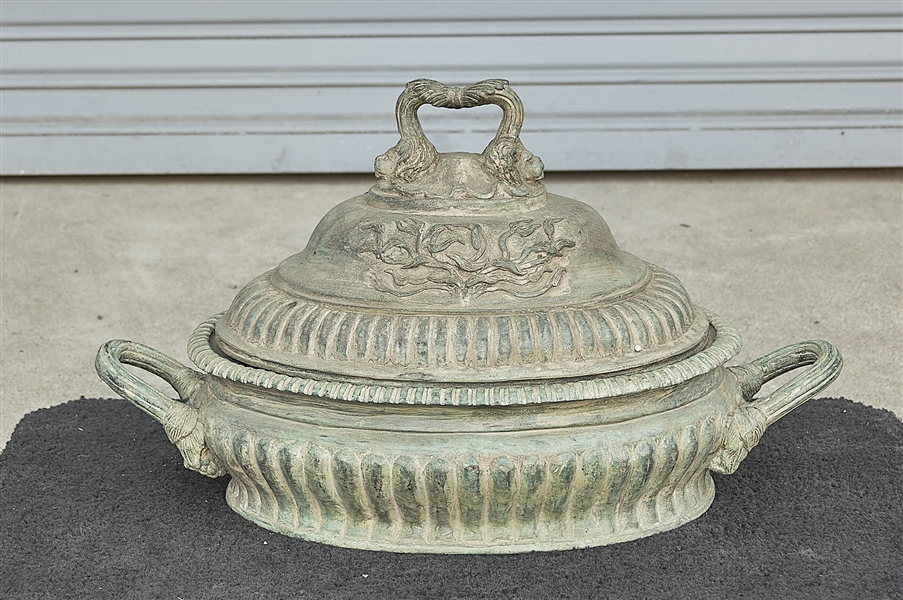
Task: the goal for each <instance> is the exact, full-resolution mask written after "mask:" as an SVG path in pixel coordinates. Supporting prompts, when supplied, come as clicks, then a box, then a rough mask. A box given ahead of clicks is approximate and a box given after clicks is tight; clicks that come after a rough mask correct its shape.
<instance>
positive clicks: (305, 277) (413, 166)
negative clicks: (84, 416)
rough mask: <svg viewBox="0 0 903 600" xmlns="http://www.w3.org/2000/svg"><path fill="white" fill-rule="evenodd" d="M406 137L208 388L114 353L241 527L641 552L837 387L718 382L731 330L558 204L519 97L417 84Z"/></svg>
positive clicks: (249, 294)
mask: <svg viewBox="0 0 903 600" xmlns="http://www.w3.org/2000/svg"><path fill="white" fill-rule="evenodd" d="M423 104H432V105H434V106H441V107H447V108H467V107H473V106H479V105H483V104H496V105H499V106H501V107H502V110H503V118H502V123H501V125H500V127H499V131H498V134H497V135H496V137H495V139H493V140H492V142H491V143H490V144H489V146H487V148H486V149H485V150H484V151H483V152H482V153H481V154H469V153H458V152H455V153H448V154H440V153H438V152H437V151H436V149H435V148H434V146H433V145H432V144H431V143H430V142H429V140H427V138H426V137H425V135H424V134H423V130H422V129H421V127H420V124H419V121H418V119H417V109H418V108H419V107H420V106H422V105H423ZM396 115H397V119H398V129H399V132H400V134H401V140H400V141H399V142H398V144H397V145H396V146H395V147H394V148H392V149H390V150H389V151H387V152H386V153H385V154H383V155H381V156H380V157H378V158H377V159H376V174H377V176H378V178H379V182H378V183H377V184H376V185H375V186H374V187H373V188H372V189H371V190H370V191H369V192H367V193H365V194H363V195H361V196H358V197H356V198H352V199H350V200H347V201H346V202H344V203H342V204H340V205H339V206H337V207H335V208H334V209H333V210H332V211H331V212H330V213H329V214H328V215H326V217H324V219H323V220H322V221H321V222H320V224H319V225H318V226H317V228H316V230H315V231H314V233H313V235H312V236H311V239H310V241H309V242H308V245H307V247H306V248H305V249H304V250H303V251H301V252H300V253H298V254H296V255H295V256H292V257H289V258H287V259H286V260H285V261H283V262H282V264H280V265H279V266H278V267H277V268H275V269H273V270H272V271H269V272H267V273H264V274H263V275H261V276H259V277H257V278H256V279H254V280H253V281H251V282H250V283H249V284H248V285H246V286H245V287H244V288H243V289H242V290H241V291H240V292H239V293H238V295H237V296H236V298H235V300H234V301H233V303H232V306H231V307H230V308H229V310H227V311H225V312H224V313H221V314H219V315H216V316H214V317H212V318H211V319H210V320H208V321H206V322H204V323H202V324H201V325H200V326H199V327H198V329H197V330H196V331H195V332H194V334H192V336H191V338H190V340H189V356H190V357H191V359H192V360H193V361H194V362H195V364H196V365H197V366H198V368H200V369H201V371H200V372H198V371H195V370H193V369H190V368H188V367H185V366H183V365H181V364H179V363H177V362H176V361H174V360H172V359H170V358H169V357H167V356H165V355H163V354H161V353H159V352H157V351H155V350H152V349H150V348H148V347H146V346H143V345H141V344H136V343H134V342H127V341H124V340H114V341H111V342H108V343H107V344H105V345H104V346H103V347H102V348H101V349H100V352H99V353H98V357H97V370H98V373H99V374H100V376H101V377H102V378H103V379H104V380H105V381H106V382H107V383H109V384H110V386H111V387H112V388H113V389H114V390H116V391H117V392H118V393H120V394H121V395H122V396H123V397H125V398H126V399H128V400H130V401H132V402H134V403H135V404H136V405H138V406H139V407H141V408H142V409H144V410H145V411H146V412H148V413H149V414H151V415H152V416H153V417H154V418H156V419H158V420H159V421H161V423H163V425H164V428H165V429H166V432H167V433H168V435H169V437H170V439H171V440H172V441H173V442H174V443H175V444H176V446H178V448H179V450H180V451H181V453H182V455H183V457H184V459H185V466H186V467H188V468H190V469H194V470H197V471H200V472H201V473H204V474H206V475H208V476H211V477H216V476H220V475H224V474H229V475H231V477H232V480H231V482H230V484H229V487H228V492H227V501H228V502H229V505H230V506H231V507H232V508H233V509H235V510H236V511H237V512H239V513H240V514H242V515H243V516H245V517H247V518H248V519H251V520H252V521H254V522H256V523H258V524H260V525H262V526H264V527H267V528H269V529H272V530H275V531H279V532H281V533H285V534H288V535H295V536H299V537H303V538H306V539H311V540H316V541H321V542H324V543H329V544H335V545H341V546H348V547H357V548H369V549H376V550H391V551H400V552H448V553H463V552H477V553H503V552H522V551H530V550H552V549H566V548H575V547H583V546H593V545H601V544H609V543H615V542H619V541H624V540H629V539H634V538H637V537H641V536H645V535H650V534H652V533H656V532H659V531H664V530H667V529H671V528H673V527H677V526H678V525H680V524H682V523H685V522H687V521H689V520H691V519H693V518H695V517H697V516H699V515H700V514H702V513H703V512H704V511H705V510H706V509H707V508H708V507H709V505H710V504H711V501H712V498H713V497H714V486H713V482H712V478H711V476H710V475H709V471H717V472H721V473H732V472H733V471H734V470H736V468H737V466H738V465H739V464H740V462H741V461H742V460H743V458H744V457H745V456H746V454H747V452H749V450H750V449H752V448H753V447H754V446H755V445H756V443H757V442H758V440H759V439H760V437H761V436H762V434H763V432H764V431H765V428H766V427H767V426H768V425H769V424H770V423H773V422H774V421H776V420H777V419H779V418H780V417H781V416H783V415H784V414H786V413H787V412H789V411H790V410H792V409H793V408H795V407H796V406H799V405H800V404H802V403H803V402H805V401H806V400H808V399H809V398H810V397H812V396H813V395H814V394H815V393H817V392H818V391H820V390H822V389H823V388H824V387H826V386H827V385H828V384H829V383H830V382H831V381H833V380H834V378H836V377H837V375H838V374H839V372H840V368H841V359H840V355H839V354H838V353H837V351H836V349H834V347H833V346H831V345H830V344H828V343H827V342H823V341H809V342H801V343H799V344H794V345H792V346H789V347H786V348H782V349H780V350H777V351H775V352H773V353H771V354H769V355H767V356H765V357H762V358H761V359H758V360H756V361H753V362H751V363H748V364H745V365H741V366H737V367H730V368H726V367H724V364H725V363H726V362H727V361H728V360H729V359H730V358H732V357H733V356H735V355H736V354H737V352H738V351H739V349H740V338H739V335H738V333H737V331H736V330H735V329H734V328H732V327H731V326H730V325H729V324H728V323H727V322H726V321H724V320H723V319H721V318H720V317H718V316H717V315H715V314H713V313H711V312H708V311H706V310H704V309H702V308H699V307H697V306H695V305H694V304H693V303H692V302H691V301H690V298H689V296H688V294H687V292H686V290H685V289H684V288H683V286H682V285H681V283H680V282H679V281H678V280H677V278H676V277H674V276H673V275H672V274H670V273H668V272H667V271H666V270H664V269H662V268H660V267H657V266H654V265H650V264H648V263H646V262H644V261H642V260H640V259H638V258H636V257H635V256H633V255H630V254H628V253H626V252H623V251H622V250H620V248H619V247H618V245H617V243H616V242H615V240H614V238H613V236H612V235H611V232H610V231H609V229H608V226H607V225H606V224H605V222H604V220H603V219H602V218H601V216H599V214H598V213H596V212H595V211H594V210H593V209H591V208H590V207H588V206H586V205H585V204H582V203H580V202H577V201H575V200H570V199H567V198H563V197H560V196H555V195H553V194H549V193H547V192H546V190H545V187H544V186H543V185H542V183H541V181H540V180H541V178H542V174H543V167H542V162H541V161H540V159H539V158H538V157H536V156H535V155H533V154H532V153H530V152H529V151H528V150H526V148H524V146H523V145H522V144H521V142H520V138H519V133H520V129H521V125H522V123H523V108H522V106H521V103H520V100H519V98H518V97H517V95H516V94H515V93H514V92H513V91H512V90H511V88H510V87H509V86H508V83H507V82H506V81H504V80H487V81H483V82H480V83H478V84H475V85H473V86H468V87H465V88H456V87H450V86H446V85H443V84H440V83H438V82H435V81H429V80H417V81H413V82H411V83H409V84H408V86H407V88H406V89H405V91H404V92H403V93H402V94H401V96H400V97H399V100H398V104H397V106H396ZM124 364H131V365H135V366H138V367H141V368H144V369H146V370H148V371H150V372H152V373H155V374H157V375H159V376H161V377H163V378H164V379H166V380H167V381H169V382H170V383H171V384H172V385H173V387H174V388H175V390H176V391H177V392H178V394H179V400H172V399H170V398H168V397H167V396H166V395H165V394H162V393H160V392H157V391H156V390H154V389H153V388H151V387H150V386H148V385H147V384H145V383H144V382H142V381H141V380H140V379H139V378H137V377H136V376H134V375H132V374H131V373H130V372H129V371H127V370H126V369H125V368H124V367H123V365H124ZM808 365H811V366H808ZM803 366H808V368H807V369H805V370H804V371H802V372H801V373H800V374H798V375H797V376H796V377H795V378H794V379H792V380H791V381H790V382H788V383H786V384H785V385H783V386H782V387H780V388H779V389H778V390H777V391H775V392H773V393H772V394H769V395H767V396H765V397H762V398H757V399H754V395H755V394H756V393H757V392H758V390H759V389H760V387H761V386H762V385H763V384H764V383H765V382H766V381H768V380H770V379H773V378H774V377H777V376H778V375H781V374H783V373H786V372H788V371H791V370H794V369H797V368H799V367H803Z"/></svg>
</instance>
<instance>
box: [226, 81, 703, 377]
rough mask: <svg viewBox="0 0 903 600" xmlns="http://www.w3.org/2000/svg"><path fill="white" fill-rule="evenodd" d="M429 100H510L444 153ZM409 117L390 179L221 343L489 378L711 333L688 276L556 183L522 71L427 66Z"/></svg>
mask: <svg viewBox="0 0 903 600" xmlns="http://www.w3.org/2000/svg"><path fill="white" fill-rule="evenodd" d="M423 104H432V105H434V106H440V107H447V108H467V107H473V106H479V105H483V104H496V105H499V106H501V107H502V109H503V113H504V116H503V118H502V123H501V125H500V127H499V131H498V134H497V135H496V136H495V138H494V139H493V140H492V142H491V143H490V144H489V146H487V148H486V149H485V150H484V151H483V152H482V153H481V154H469V153H458V152H455V153H449V154H440V153H438V152H437V151H436V149H435V147H434V146H433V145H432V144H431V143H430V142H429V141H428V140H427V139H426V137H425V135H424V133H423V130H422V129H421V127H420V123H419V121H418V119H417V109H418V108H419V107H420V106H422V105H423ZM396 116H397V120H398V130H399V133H400V134H401V140H400V141H399V142H398V144H397V145H396V146H395V147H394V148H392V149H390V150H389V151H387V152H386V153H385V154H383V155H381V156H380V157H378V158H377V159H376V175H377V177H378V178H379V180H380V181H379V182H378V183H377V184H376V185H375V186H373V188H371V189H370V190H369V191H368V192H367V193H365V194H363V195H360V196H357V197H355V198H351V199H350V200H347V201H345V202H343V203H342V204H340V205H338V206H336V207H335V208H334V209H333V210H331V211H330V212H329V213H328V214H327V215H326V216H325V217H324V218H323V220H322V221H321V222H320V223H319V225H318V226H317V227H316V229H315V230H314V233H313V235H312V236H311V238H310V241H309V242H308V244H307V247H306V248H305V249H304V250H303V251H302V252H300V253H298V254H296V255H294V256H291V257H289V258H287V259H286V260H284V261H283V262H282V264H280V265H279V266H278V267H277V268H276V269H274V270H272V271H269V272H267V273H264V274H262V275H260V276H259V277H257V278H256V279H254V280H253V281H251V282H250V283H249V284H248V285H246V286H245V287H244V289H242V290H241V291H240V292H239V294H238V295H237V296H236V298H235V300H234V301H233V303H232V306H231V307H230V309H229V310H228V311H227V312H226V313H224V314H223V316H221V317H220V318H219V320H218V321H217V323H216V327H215V335H214V344H215V347H216V348H217V349H218V350H219V351H221V352H222V353H224V354H226V355H228V356H230V357H232V358H233V359H236V360H238V361H240V362H243V363H245V364H248V365H252V366H255V367H262V368H264V369H267V370H270V371H276V372H279V373H284V374H287V375H296V376H303V377H307V378H311V379H314V380H317V379H318V378H319V379H322V380H329V381H336V380H337V379H338V380H342V379H347V380H348V381H349V382H352V383H353V382H360V381H365V382H367V383H369V384H373V383H375V384H377V386H378V384H379V382H385V383H386V384H387V385H389V387H391V386H392V385H396V384H397V382H399V381H409V382H418V384H419V385H420V386H421V387H423V386H427V387H429V386H430V385H431V384H435V385H443V386H444V385H448V384H461V385H464V386H470V387H480V385H481V384H482V385H484V386H492V385H499V384H500V383H502V382H504V383H505V384H506V385H511V384H515V383H516V382H518V381H537V380H554V379H569V380H570V379H573V378H579V377H585V376H597V377H598V376H599V375H605V374H613V373H620V372H624V371H630V370H636V369H640V368H643V367H647V366H649V365H655V364H657V363H663V362H666V361H671V360H676V359H677V358H679V357H682V356H686V355H687V354H690V353H693V352H696V351H698V350H699V349H700V348H701V347H703V346H704V345H705V344H706V342H707V339H708V330H709V321H708V318H707V316H706V314H705V313H704V311H702V310H700V309H698V308H696V307H694V305H693V304H691V302H690V299H689V297H688V295H687V293H686V291H685V290H684V288H683V286H682V285H681V283H680V282H679V281H678V280H677V279H676V278H675V277H674V276H673V275H671V274H670V273H668V272H667V271H665V270H664V269H661V268H659V267H656V266H654V265H650V264H648V263H646V262H643V261H642V260H640V259H638V258H636V257H635V256H633V255H631V254H628V253H627V252H624V251H622V250H621V249H620V248H619V247H618V245H617V243H616V242H615V240H614V238H613V237H612V234H611V232H610V231H609V228H608V226H607V225H606V223H605V221H604V220H603V219H602V217H601V216H600V215H599V214H598V213H597V212H596V211H595V210H593V209H592V208H591V207H589V206H587V205H586V204H583V203H581V202H578V201H576V200H571V199H568V198H564V197H561V196H556V195H553V194H548V193H547V192H546V190H545V186H543V184H542V183H541V182H540V179H541V178H542V175H543V165H542V162H541V161H540V159H539V158H538V157H536V156H534V155H533V154H531V153H530V152H529V151H527V149H526V148H524V146H523V145H522V144H521V141H520V138H519V134H520V128H521V124H522V122H523V107H522V105H521V103H520V99H519V98H518V97H517V95H516V94H515V93H514V92H513V91H512V90H511V88H510V87H509V86H508V82H507V81H504V80H500V79H493V80H487V81H483V82H480V83H478V84H475V85H472V86H469V87H465V88H455V87H449V86H445V85H443V84H440V83H438V82H435V81H430V80H424V79H421V80H417V81H413V82H411V83H409V84H408V86H407V88H406V89H405V91H404V92H403V93H402V94H401V96H400V97H399V99H398V104H397V106H396Z"/></svg>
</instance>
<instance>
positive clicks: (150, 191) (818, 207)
mask: <svg viewBox="0 0 903 600" xmlns="http://www.w3.org/2000/svg"><path fill="white" fill-rule="evenodd" d="M372 182H373V178H372V177H367V176H328V177H326V176H317V177H313V176H248V177H129V178H115V177H103V178H99V177H98V178H87V177H85V178H7V179H4V180H0V202H2V224H0V232H2V245H0V249H2V257H0V260H2V265H0V266H2V269H0V271H2V278H0V285H2V304H0V324H2V326H0V336H2V337H0V352H2V363H0V364H2V373H0V386H2V387H0V447H2V446H3V445H5V444H6V441H7V440H8V439H9V436H10V434H11V433H12V430H13V428H14V426H15V424H16V423H17V422H18V421H19V419H20V418H21V417H22V416H23V415H24V414H26V413H27V412H29V411H32V410H35V409H37V408H41V407H47V406H51V405H54V404H58V403H62V402H66V401H67V400H71V399H74V398H78V397H79V396H82V395H84V396H88V397H92V396H93V397H97V396H103V397H110V396H112V395H113V393H112V392H111V390H109V389H108V388H107V387H106V386H105V385H104V384H103V383H101V382H100V380H99V379H98V378H97V376H96V375H95V373H94V367H93V362H94V354H95V352H96V350H97V348H98V346H100V344H101V343H103V342H104V341H106V340H108V339H112V338H126V339H132V340H136V341H141V342H144V343H146V344H148V345H150V346H153V347H155V348H157V349H159V350H162V351H164V352H166V353H168V354H170V355H172V356H173V357H175V358H177V359H179V360H182V361H186V362H187V357H186V350H185V344H186V341H187V338H188V335H189V334H190V333H191V332H192V331H193V329H194V327H195V326H196V325H197V324H198V323H199V322H200V321H202V320H204V319H206V318H207V317H208V316H210V315H212V314H214V313H216V312H219V311H221V310H224V309H226V308H227V307H228V306H229V304H230V302H231V300H232V297H233V296H234V295H235V293H236V292H237V290H238V288H239V287H241V286H242V285H244V284H245V283H246V282H247V281H249V280H250V279H251V278H252V277H254V276H255V275H258V274H259V273H261V272H263V271H264V270H266V269H269V268H271V267H273V266H275V265H276V264H278V263H279V261H280V260H281V259H283V258H285V257H286V256H288V255H290V254H293V253H295V252H297V251H298V250H300V249H301V248H302V247H303V246H304V245H305V243H306V241H307V238H308V236H309V235H310V233H311V230H312V228H313V226H314V225H315V224H316V223H317V221H318V220H319V219H320V217H321V216H322V215H323V214H324V213H325V212H326V211H327V210H328V209H329V208H331V207H332V206H334V205H335V204H337V203H338V202H340V201H342V200H344V199H346V198H348V197H350V196H353V195H357V194H358V193H361V192H362V191H364V190H366V189H367V188H368V187H369V186H370V185H371V183H372ZM546 183H547V186H548V187H549V189H550V190H551V191H553V192H555V193H558V194H562V195H565V196H570V197H572V198H577V199H579V200H582V201H584V202H587V203H588V204H590V205H592V206H593V207H595V208H596V209H598V210H599V211H600V212H601V213H602V215H603V216H604V217H605V218H606V220H607V221H608V223H609V226H610V227H611V229H612V231H613V233H614V235H615V237H616V239H617V240H618V241H619V243H620V245H621V247H622V248H624V249H625V250H627V251H629V252H632V253H634V254H636V255H638V256H640V257H641V258H643V259H645V260H647V261H649V262H653V263H656V264H660V265H662V266H664V267H666V268H668V269H669V270H670V271H672V272H673V273H675V274H676V275H677V276H678V277H679V278H680V279H681V280H682V281H683V283H684V285H685V286H686V288H687V290H688V291H689V293H690V295H691V297H692V298H693V300H694V301H695V302H696V303H697V304H699V305H701V306H704V307H706V308H709V309H711V310H713V311H715V312H718V313H720V314H721V315H722V316H723V317H725V318H727V319H728V320H729V321H730V322H732V323H733V324H734V325H735V326H736V327H737V328H738V329H739V330H740V332H741V334H742V335H743V338H744V348H743V351H742V352H741V354H740V356H739V357H737V360H736V361H734V362H741V361H746V360H750V359H753V358H756V357H758V356H760V355H762V354H765V353H767V352H770V351H772V350H774V349H776V348H778V347H780V346H783V345H786V344H789V343H793V342H796V341H800V340H804V339H812V338H822V339H826V340H829V341H831V342H833V343H834V344H835V345H837V347H838V348H839V349H840V351H841V352H842V353H843V356H844V359H845V367H844V371H843V373H842V374H841V376H840V379H838V380H837V382H836V383H835V384H834V385H832V386H831V387H830V388H829V389H828V390H827V391H826V392H824V393H823V394H830V395H833V396H840V395H842V396H845V397H847V398H850V399H852V400H856V401H858V402H862V403H864V404H868V405H871V406H876V407H882V408H889V409H891V410H893V411H894V412H895V413H896V414H897V415H899V416H901V417H903V341H901V340H903V171H901V170H861V171H772V172H717V173H706V172H702V173H700V172H691V173H593V174H552V175H549V176H548V178H547V180H546ZM158 383H159V384H160V386H161V389H165V387H164V385H163V384H162V382H158Z"/></svg>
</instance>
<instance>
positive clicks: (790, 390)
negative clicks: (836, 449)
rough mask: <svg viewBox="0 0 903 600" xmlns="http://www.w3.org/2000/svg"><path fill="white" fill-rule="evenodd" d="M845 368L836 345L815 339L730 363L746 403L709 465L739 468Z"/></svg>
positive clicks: (714, 468) (720, 468) (728, 469)
mask: <svg viewBox="0 0 903 600" xmlns="http://www.w3.org/2000/svg"><path fill="white" fill-rule="evenodd" d="M807 365H811V366H810V367H809V368H808V369H806V370H805V371H803V372H802V373H800V374H799V375H797V376H796V377H795V378H793V379H792V380H790V381H788V382H787V383H785V384H784V385H782V386H781V387H780V388H778V389H777V390H775V391H774V392H773V393H771V394H769V395H768V396H765V397H764V398H758V399H755V400H753V399H752V398H753V396H754V395H755V394H756V392H758V391H759V389H761V387H762V385H764V384H765V382H767V381H771V380H772V379H774V378H775V377H778V376H780V375H783V374H784V373H788V372H790V371H792V370H794V369H798V368H800V367H804V366H807ZM842 366H843V359H842V358H841V356H840V352H838V351H837V348H835V347H834V346H832V345H831V344H829V343H828V342H825V341H821V340H810V341H807V342H800V343H798V344H792V345H790V346H786V347H784V348H781V349H780V350H775V351H774V352H772V353H771V354H766V355H765V356H763V357H762V358H757V359H756V360H754V361H752V362H750V363H747V364H745V365H739V366H736V367H729V368H728V371H729V372H730V373H731V374H733V375H734V377H736V378H737V382H738V383H739V385H740V391H741V393H742V394H743V400H744V401H745V402H743V403H741V405H740V406H739V407H738V408H737V410H736V411H735V412H734V414H733V415H731V416H730V417H729V419H730V422H729V424H728V427H727V430H726V432H725V436H724V444H723V446H722V448H721V449H720V450H719V451H718V452H717V453H715V455H714V456H713V458H712V461H711V463H710V464H709V469H711V470H712V471H715V472H717V473H724V474H730V473H733V472H734V471H736V470H737V467H739V466H740V463H741V462H742V461H743V459H744V458H746V455H747V454H748V453H749V451H750V450H752V448H753V447H755V445H756V444H758V443H759V440H760V439H761V438H762V434H764V433H765V429H766V428H767V427H768V426H769V425H771V424H772V423H774V422H775V421H777V420H778V419H780V418H781V417H783V416H784V415H786V414H787V413H789V412H790V411H792V410H793V409H794V408H796V407H798V406H800V405H801V404H803V403H804V402H806V401H807V400H809V399H810V398H812V396H814V395H815V394H817V393H818V392H820V391H822V390H823V389H825V388H826V387H828V385H830V384H831V382H832V381H834V380H835V379H837V376H838V375H840V370H841V368H842Z"/></svg>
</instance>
